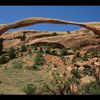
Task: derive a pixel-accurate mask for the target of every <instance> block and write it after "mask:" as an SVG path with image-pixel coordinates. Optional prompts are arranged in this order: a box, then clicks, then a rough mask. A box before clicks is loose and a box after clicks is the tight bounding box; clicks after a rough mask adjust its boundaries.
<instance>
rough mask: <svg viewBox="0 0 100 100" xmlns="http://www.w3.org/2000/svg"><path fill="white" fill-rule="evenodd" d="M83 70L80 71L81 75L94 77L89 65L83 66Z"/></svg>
mask: <svg viewBox="0 0 100 100" xmlns="http://www.w3.org/2000/svg"><path fill="white" fill-rule="evenodd" d="M83 67H84V69H83V70H82V74H83V75H90V76H91V75H94V70H93V69H92V67H91V66H90V65H84V66H83Z"/></svg>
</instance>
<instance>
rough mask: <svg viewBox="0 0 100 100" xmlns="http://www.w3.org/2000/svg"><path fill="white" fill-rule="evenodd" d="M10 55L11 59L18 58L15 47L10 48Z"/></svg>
mask: <svg viewBox="0 0 100 100" xmlns="http://www.w3.org/2000/svg"><path fill="white" fill-rule="evenodd" d="M8 55H9V57H10V58H11V59H13V58H15V57H16V50H15V48H13V47H11V48H9V50H8Z"/></svg>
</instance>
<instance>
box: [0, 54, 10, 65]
mask: <svg viewBox="0 0 100 100" xmlns="http://www.w3.org/2000/svg"><path fill="white" fill-rule="evenodd" d="M8 61H9V58H8V57H6V56H4V55H2V56H0V64H5V63H7V62H8Z"/></svg>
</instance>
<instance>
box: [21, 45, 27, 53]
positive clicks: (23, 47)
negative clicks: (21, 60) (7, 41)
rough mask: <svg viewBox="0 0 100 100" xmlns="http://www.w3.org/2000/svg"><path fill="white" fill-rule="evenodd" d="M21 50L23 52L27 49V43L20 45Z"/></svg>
mask: <svg viewBox="0 0 100 100" xmlns="http://www.w3.org/2000/svg"><path fill="white" fill-rule="evenodd" d="M20 51H21V52H25V51H27V46H26V45H24V44H23V45H21V47H20Z"/></svg>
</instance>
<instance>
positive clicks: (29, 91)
mask: <svg viewBox="0 0 100 100" xmlns="http://www.w3.org/2000/svg"><path fill="white" fill-rule="evenodd" d="M36 90H37V87H36V86H35V85H33V84H31V83H30V84H27V86H25V87H24V89H23V91H24V92H25V93H26V94H27V95H34V94H36Z"/></svg>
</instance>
